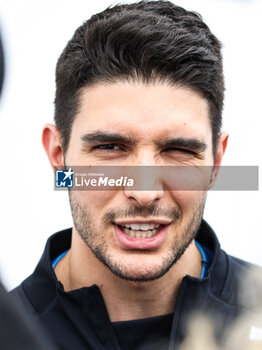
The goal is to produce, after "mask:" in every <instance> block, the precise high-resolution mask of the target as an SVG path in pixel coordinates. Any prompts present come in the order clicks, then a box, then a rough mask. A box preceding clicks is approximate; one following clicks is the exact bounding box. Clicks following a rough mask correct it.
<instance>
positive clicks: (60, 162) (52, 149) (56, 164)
mask: <svg viewBox="0 0 262 350" xmlns="http://www.w3.org/2000/svg"><path fill="white" fill-rule="evenodd" d="M42 143H43V146H44V149H45V151H46V154H47V157H48V159H49V162H50V164H51V167H52V168H53V170H55V168H56V169H57V168H59V169H63V168H64V156H63V151H62V145H61V134H60V132H59V131H58V129H57V128H56V126H55V125H53V124H46V125H45V127H44V129H43V134H42Z"/></svg>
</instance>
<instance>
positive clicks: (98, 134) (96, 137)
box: [81, 131, 136, 146]
mask: <svg viewBox="0 0 262 350" xmlns="http://www.w3.org/2000/svg"><path fill="white" fill-rule="evenodd" d="M81 140H82V141H83V142H84V143H85V144H86V145H92V144H96V143H99V142H101V143H106V142H110V143H114V142H118V143H123V144H126V145H130V146H133V145H135V144H136V142H135V140H134V139H133V138H132V137H129V136H124V135H120V134H118V133H110V132H104V131H94V132H91V133H89V134H84V135H82V136H81Z"/></svg>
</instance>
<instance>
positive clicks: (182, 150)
mask: <svg viewBox="0 0 262 350" xmlns="http://www.w3.org/2000/svg"><path fill="white" fill-rule="evenodd" d="M165 152H174V153H184V154H188V155H196V153H195V152H194V151H191V150H189V149H185V148H167V149H166V150H165Z"/></svg>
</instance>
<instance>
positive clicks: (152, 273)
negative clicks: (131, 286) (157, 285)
mask: <svg viewBox="0 0 262 350" xmlns="http://www.w3.org/2000/svg"><path fill="white" fill-rule="evenodd" d="M141 254H143V253H142V252H141ZM119 261H121V263H120V262H119ZM103 263H104V264H105V265H106V266H107V267H108V268H109V270H110V271H111V272H112V273H113V274H114V275H115V276H118V277H119V278H121V279H123V280H127V281H133V282H149V281H154V280H156V279H158V278H160V277H162V276H164V275H165V274H166V273H167V272H168V271H169V269H170V268H171V267H172V266H173V265H174V263H175V261H174V260H171V259H170V257H158V258H157V259H156V257H152V256H145V255H144V254H143V256H138V255H137V254H136V255H135V256H133V257H128V258H126V259H125V261H123V260H121V259H119V260H118V262H117V261H115V260H114V261H113V260H111V259H107V261H106V262H105V261H104V262H103Z"/></svg>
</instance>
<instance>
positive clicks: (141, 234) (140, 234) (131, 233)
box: [122, 226, 157, 238]
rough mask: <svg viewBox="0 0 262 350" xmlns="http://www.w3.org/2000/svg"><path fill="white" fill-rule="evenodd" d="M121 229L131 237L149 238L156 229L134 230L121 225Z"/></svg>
mask: <svg viewBox="0 0 262 350" xmlns="http://www.w3.org/2000/svg"><path fill="white" fill-rule="evenodd" d="M122 230H123V231H124V232H125V234H126V235H128V236H131V237H136V238H141V237H142V238H150V237H153V236H154V235H155V234H156V232H157V229H154V230H147V231H139V230H137V231H134V230H130V229H128V228H126V227H124V226H122Z"/></svg>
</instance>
